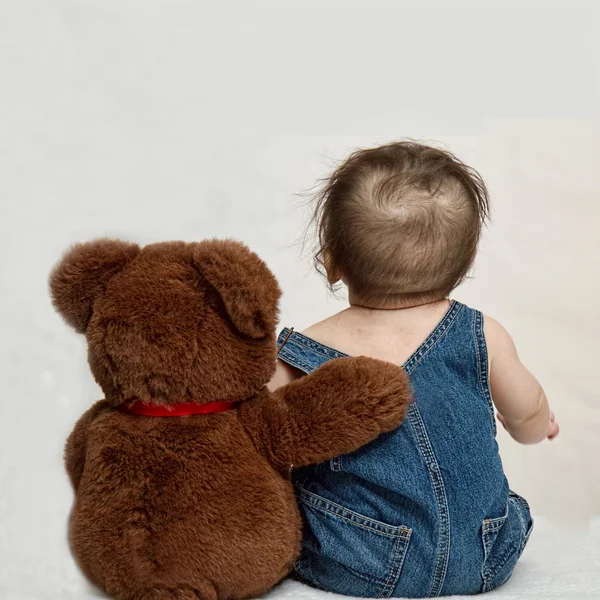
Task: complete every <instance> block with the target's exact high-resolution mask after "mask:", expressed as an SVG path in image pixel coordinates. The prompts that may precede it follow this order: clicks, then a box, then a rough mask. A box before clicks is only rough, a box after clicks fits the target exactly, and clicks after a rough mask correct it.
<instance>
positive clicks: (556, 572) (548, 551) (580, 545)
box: [0, 519, 600, 600]
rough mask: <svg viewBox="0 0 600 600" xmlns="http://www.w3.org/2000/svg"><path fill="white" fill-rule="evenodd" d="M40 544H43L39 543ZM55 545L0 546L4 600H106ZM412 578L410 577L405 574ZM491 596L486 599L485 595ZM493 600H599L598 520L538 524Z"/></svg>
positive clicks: (295, 590) (332, 599)
mask: <svg viewBox="0 0 600 600" xmlns="http://www.w3.org/2000/svg"><path fill="white" fill-rule="evenodd" d="M41 541H42V540H41ZM55 547H56V546H55V545H54V544H52V545H49V546H46V547H44V546H43V545H40V546H39V547H38V553H37V556H35V557H32V558H31V560H29V561H27V560H19V559H18V558H16V557H15V556H14V555H13V554H11V553H10V551H9V549H8V548H6V547H2V546H1V545H0V548H1V551H0V565H2V566H1V567H0V598H1V599H2V600H90V599H98V598H106V596H105V595H104V594H103V593H102V592H100V591H99V590H97V589H95V588H93V587H92V586H90V585H89V584H88V583H87V582H86V581H85V579H84V578H83V577H82V576H81V574H80V573H79V572H78V570H77V568H76V567H75V565H74V562H73V560H72V558H71V557H70V555H69V554H68V551H67V547H66V544H65V545H64V547H63V548H62V551H61V552H60V554H54V555H51V554H50V552H49V551H50V548H55ZM403 576H404V577H410V574H409V573H403ZM488 596H489V595H488ZM491 596H493V597H494V598H496V599H497V600H513V599H517V598H518V599H519V600H522V599H527V598H545V599H551V598H557V599H563V598H565V599H566V598H569V599H570V598H577V599H592V598H600V519H595V520H592V521H590V522H587V523H585V524H582V523H580V524H561V523H558V522H553V521H548V520H545V519H537V520H536V528H535V531H534V534H533V535H532V537H531V540H530V543H529V545H528V547H527V549H526V551H525V554H524V555H523V557H522V559H521V561H520V563H519V564H518V565H517V568H516V569H515V572H514V575H513V577H512V578H511V579H510V581H509V582H508V583H507V584H506V585H504V586H503V587H502V588H500V589H498V590H496V591H494V592H491ZM486 597H487V596H486ZM291 598H294V599H296V600H340V599H342V598H343V596H337V595H334V594H327V593H324V592H320V591H317V590H313V589H312V588H309V587H306V586H304V585H301V584H299V583H296V582H292V581H286V582H285V583H283V584H282V585H280V586H279V587H278V588H276V589H274V590H273V591H272V592H271V593H269V594H268V595H267V596H266V597H265V599H264V600H285V599H291Z"/></svg>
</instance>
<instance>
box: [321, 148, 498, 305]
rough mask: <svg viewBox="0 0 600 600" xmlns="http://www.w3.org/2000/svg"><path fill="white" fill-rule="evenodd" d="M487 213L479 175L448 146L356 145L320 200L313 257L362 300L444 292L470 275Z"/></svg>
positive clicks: (422, 298) (423, 297)
mask: <svg viewBox="0 0 600 600" xmlns="http://www.w3.org/2000/svg"><path fill="white" fill-rule="evenodd" d="M488 215H489V199H488V192H487V189H486V186H485V184H484V182H483V180H482V178H481V176H480V175H479V173H477V171H475V170H474V169H472V168H471V167H469V166H467V165H466V164H464V163H463V162H461V161H460V160H459V159H458V158H457V157H456V156H454V155H453V154H451V153H450V152H447V151H445V150H441V149H439V148H435V147H432V146H427V145H425V144H421V143H418V142H415V141H399V142H394V143H390V144H387V145H385V146H379V147H377V148H369V149H364V150H357V151H356V152H354V153H352V154H351V155H350V156H349V157H348V158H347V159H346V160H345V161H344V162H343V163H342V164H341V165H340V166H339V167H338V168H337V169H336V170H335V171H334V172H333V173H332V174H331V176H330V177H329V178H328V179H326V180H325V182H324V185H323V186H322V187H321V188H320V190H319V191H318V192H317V194H316V196H315V206H314V212H313V221H312V222H313V223H314V224H315V226H316V229H317V234H318V249H317V253H316V255H315V263H316V266H317V268H318V269H319V270H320V271H321V272H323V271H325V270H326V271H327V272H328V273H329V274H330V275H331V273H336V274H338V275H339V276H340V277H342V278H343V279H344V281H345V283H346V284H347V285H348V287H349V289H351V290H352V292H353V294H355V296H356V297H357V298H359V299H360V300H361V301H365V302H371V303H377V304H378V305H382V306H383V305H386V304H391V303H412V302H417V303H421V302H427V301H431V300H435V299H438V298H443V297H445V296H447V295H448V294H449V293H450V292H451V291H452V290H453V289H454V288H455V287H456V286H458V285H459V283H461V281H463V279H464V278H465V276H466V275H467V272H468V270H469V268H470V266H471V263H472V262H473V259H474V258H475V253H476V251H477V245H478V242H479V236H480V233H481V228H482V226H483V224H484V223H485V221H486V220H487V218H488ZM335 278H336V277H334V279H335Z"/></svg>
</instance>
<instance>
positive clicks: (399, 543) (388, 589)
mask: <svg viewBox="0 0 600 600" xmlns="http://www.w3.org/2000/svg"><path fill="white" fill-rule="evenodd" d="M411 535H412V531H409V532H408V536H407V537H406V539H403V538H401V537H400V536H398V538H397V539H396V546H395V548H394V557H393V559H392V566H391V568H390V572H389V575H388V577H387V579H386V580H385V585H384V586H383V589H382V590H381V592H380V593H379V596H377V597H378V598H390V597H391V595H392V594H393V593H394V590H395V588H396V585H397V584H398V579H399V577H400V573H402V567H403V565H404V559H405V558H406V552H407V550H408V544H409V543H410V538H411ZM401 548H402V552H400V549H401ZM384 593H385V595H384Z"/></svg>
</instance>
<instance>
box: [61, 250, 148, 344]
mask: <svg viewBox="0 0 600 600" xmlns="http://www.w3.org/2000/svg"><path fill="white" fill-rule="evenodd" d="M139 251H140V248H139V246H138V245H137V244H131V243H128V242H122V241H120V240H108V239H102V240H96V241H93V242H86V243H84V244H77V245H76V246H73V248H71V249H70V250H69V251H68V252H67V253H66V254H65V255H64V256H63V258H62V259H61V261H60V262H59V263H58V264H57V265H56V266H55V267H54V269H53V270H52V273H51V274H50V294H51V296H52V304H53V305H54V308H55V309H56V311H57V312H58V313H59V314H60V315H61V316H62V317H63V319H64V320H65V321H66V322H67V323H68V324H69V325H70V326H71V327H73V328H74V329H75V330H76V331H77V332H78V333H85V330H86V329H87V326H88V323H89V321H90V318H91V316H92V310H93V307H94V301H95V300H96V298H98V296H100V295H101V294H102V293H103V292H104V289H105V288H106V284H107V283H108V281H109V280H110V278H111V277H113V276H114V275H116V274H117V273H119V272H120V271H122V270H123V269H124V268H125V266H126V265H127V264H128V263H130V262H131V261H132V260H133V259H134V258H135V257H136V256H137V254H138V253H139Z"/></svg>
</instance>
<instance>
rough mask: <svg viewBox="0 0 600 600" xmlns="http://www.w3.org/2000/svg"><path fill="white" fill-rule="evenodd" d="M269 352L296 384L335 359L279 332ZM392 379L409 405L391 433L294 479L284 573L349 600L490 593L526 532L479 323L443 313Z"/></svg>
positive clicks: (475, 317) (453, 311) (528, 525)
mask: <svg viewBox="0 0 600 600" xmlns="http://www.w3.org/2000/svg"><path fill="white" fill-rule="evenodd" d="M286 338H287V340H286ZM284 341H285V343H284V344H283V342H284ZM279 342H280V344H283V346H282V348H281V351H280V354H279V358H280V359H281V360H283V361H285V362H286V363H289V364H290V365H292V366H294V367H296V368H298V369H300V370H301V371H303V372H304V373H309V372H311V371H313V370H314V369H316V368H317V367H318V366H319V365H321V364H323V363H324V362H326V361H328V360H331V359H334V358H338V357H342V356H345V355H344V354H343V353H341V352H338V351H337V350H334V349H332V348H329V347H327V346H324V345H322V344H320V343H318V342H316V341H314V340H312V339H310V338H308V337H306V336H304V335H302V334H300V333H295V332H292V333H291V334H290V331H289V330H288V329H284V330H283V331H282V332H281V334H280V337H279ZM404 369H405V371H406V373H407V374H408V376H409V378H410V381H411V384H412V386H413V390H414V397H415V402H414V403H413V404H411V407H410V409H409V411H408V415H407V417H406V420H405V422H404V423H403V425H402V426H401V427H400V428H398V429H396V430H395V431H393V432H391V433H387V434H383V435H381V436H380V437H379V438H377V439H376V440H375V441H374V442H372V443H370V444H368V445H367V446H364V447H363V448H362V449H360V450H358V451H357V452H354V453H352V454H347V455H344V456H340V457H338V458H335V459H333V460H331V461H330V462H328V463H323V464H321V465H318V466H316V467H310V468H302V469H298V470H296V471H294V482H295V485H296V487H297V491H298V497H299V500H300V506H301V509H302V511H303V513H304V519H305V533H304V542H303V552H302V556H301V558H300V559H299V561H298V563H297V565H296V571H297V573H298V575H299V576H300V578H301V579H302V580H304V581H306V582H307V583H309V584H310V585H313V586H315V587H317V588H320V589H323V590H327V591H331V592H337V593H339V594H346V595H349V596H362V597H372V598H391V597H413V598H421V597H433V596H445V595H451V594H477V593H479V592H486V591H489V590H492V589H494V588H495V587H498V586H499V585H502V584H503V583H505V582H506V581H507V580H508V578H509V577H510V576H511V574H512V571H513V568H514V566H515V564H516V563H517V560H518V559H519V557H520V556H521V553H522V552H523V549H524V547H525V544H526V543H527V540H528V538H529V535H530V533H531V529H532V526H533V522H532V519H531V514H530V512H529V506H528V504H527V502H526V501H525V500H524V499H523V498H521V497H520V496H518V495H516V494H514V493H513V492H511V491H510V490H509V488H508V483H507V480H506V477H505V475H504V472H503V470H502V463H501V460H500V456H499V454H498V445H497V443H496V425H495V419H494V409H493V405H492V400H491V395H490V387H489V378H488V359H487V350H486V344H485V337H484V333H483V316H482V314H481V313H480V312H478V311H475V310H472V309H470V308H468V307H467V306H465V305H463V304H460V303H459V302H455V301H452V302H451V305H450V308H449V309H448V311H447V312H446V314H445V316H444V317H443V318H442V320H441V321H440V322H439V324H438V325H437V326H436V328H435V329H434V330H433V331H432V332H431V334H430V335H429V337H428V338H427V339H426V340H425V341H424V342H423V343H422V344H421V346H419V348H418V349H417V350H416V351H415V352H414V354H413V355H412V356H411V357H410V358H409V359H408V360H407V361H406V363H405V364H404Z"/></svg>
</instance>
